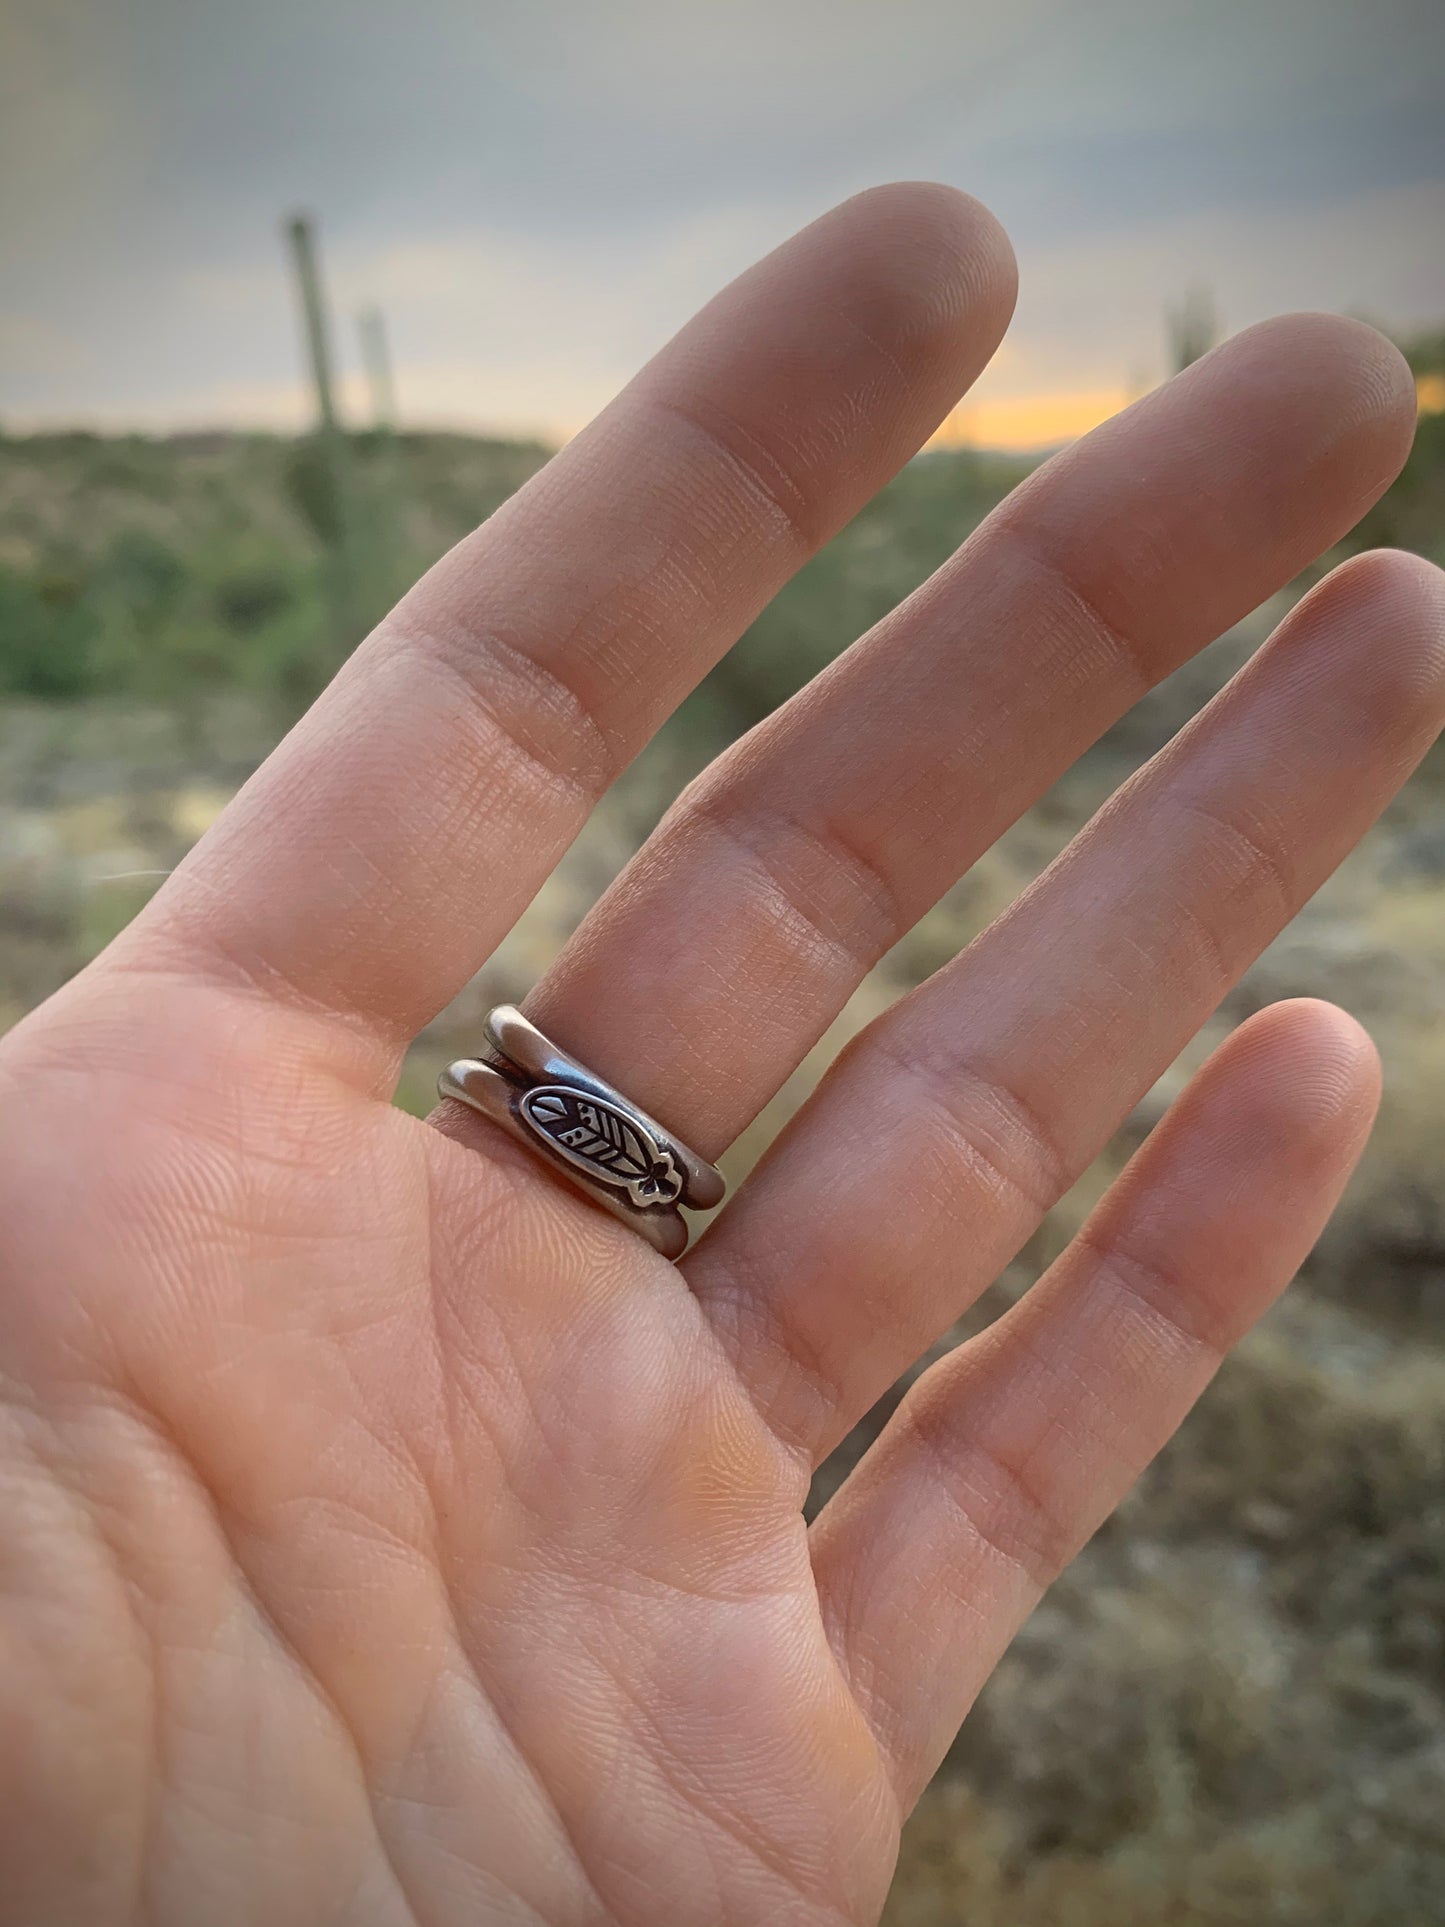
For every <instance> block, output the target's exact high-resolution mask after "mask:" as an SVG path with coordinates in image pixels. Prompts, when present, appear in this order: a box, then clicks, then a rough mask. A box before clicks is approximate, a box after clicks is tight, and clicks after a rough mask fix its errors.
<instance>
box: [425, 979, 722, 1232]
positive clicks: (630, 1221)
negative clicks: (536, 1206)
mask: <svg viewBox="0 0 1445 1927" xmlns="http://www.w3.org/2000/svg"><path fill="white" fill-rule="evenodd" d="M486 1038H487V1045H488V1052H487V1055H486V1056H485V1057H478V1058H473V1057H464V1058H460V1059H458V1061H457V1062H456V1063H454V1064H449V1065H448V1066H447V1068H446V1069H445V1070H444V1071H443V1072H442V1074H441V1076H440V1078H439V1079H438V1080H437V1089H438V1091H439V1092H440V1094H441V1095H442V1096H443V1097H452V1098H456V1099H457V1100H458V1101H459V1102H460V1103H462V1104H468V1105H470V1106H471V1108H472V1109H473V1110H474V1111H480V1112H481V1114H482V1116H483V1117H489V1118H491V1120H492V1122H493V1123H494V1124H500V1125H501V1127H502V1129H503V1130H504V1131H506V1132H508V1133H509V1135H510V1136H512V1137H514V1138H516V1139H517V1141H518V1142H519V1143H521V1144H524V1145H526V1147H527V1149H528V1150H530V1151H532V1152H534V1153H536V1154H539V1155H541V1156H542V1157H544V1158H545V1159H546V1160H547V1161H548V1163H550V1164H551V1165H552V1166H553V1167H554V1168H555V1169H556V1170H558V1171H559V1172H561V1173H562V1175H563V1176H565V1177H566V1178H568V1179H570V1181H571V1182H572V1183H573V1184H574V1185H575V1186H576V1187H577V1189H578V1190H580V1191H582V1192H583V1193H584V1194H585V1195H586V1196H587V1197H589V1198H590V1199H591V1200H592V1201H593V1203H594V1204H600V1205H601V1206H602V1208H603V1209H604V1210H606V1211H610V1212H611V1213H612V1215H613V1217H615V1218H620V1219H621V1220H622V1222H623V1223H624V1224H627V1225H630V1226H631V1227H632V1229H633V1230H634V1231H637V1232H640V1233H641V1235H642V1236H643V1237H644V1238H645V1239H646V1240H647V1242H648V1243H649V1244H650V1245H651V1246H652V1247H653V1248H654V1250H656V1251H660V1252H661V1253H662V1255H663V1257H665V1258H680V1257H681V1256H682V1253H683V1252H684V1250H685V1249H686V1248H687V1223H686V1220H685V1219H684V1218H683V1216H682V1213H681V1211H680V1210H679V1208H678V1207H679V1206H680V1205H686V1206H687V1207H688V1209H689V1210H694V1211H707V1210H710V1209H711V1208H712V1207H713V1206H714V1205H716V1204H720V1203H721V1202H722V1198H723V1193H724V1191H725V1190H726V1189H727V1186H726V1183H725V1180H724V1178H723V1175H722V1173H721V1172H720V1171H719V1170H718V1169H717V1168H716V1166H714V1165H711V1164H709V1163H707V1162H706V1160H705V1159H703V1158H700V1157H699V1156H698V1155H697V1153H696V1152H695V1151H690V1150H689V1149H688V1148H687V1146H686V1145H685V1144H683V1143H681V1142H680V1141H679V1140H678V1139H677V1138H675V1137H674V1136H673V1135H672V1133H671V1132H670V1131H667V1130H665V1129H664V1128H663V1126H662V1125H660V1124H659V1123H658V1122H657V1120H656V1119H655V1118H652V1117H649V1116H648V1115H647V1113H646V1112H645V1111H642V1110H639V1109H638V1107H637V1106H636V1105H635V1104H633V1103H632V1102H631V1101H630V1099H628V1098H626V1097H624V1096H623V1095H622V1093H621V1092H620V1091H618V1090H616V1089H614V1088H613V1086H612V1085H611V1084H609V1083H607V1082H606V1081H605V1079H603V1078H600V1077H598V1076H597V1075H596V1073H595V1072H593V1071H590V1070H588V1069H587V1067H586V1066H585V1065H584V1064H579V1063H578V1062H577V1060H576V1058H574V1057H569V1056H568V1055H567V1053H566V1052H565V1051H563V1050H559V1049H558V1047H557V1046H556V1045H555V1044H554V1043H552V1041H551V1040H550V1038H547V1037H544V1036H543V1034H542V1032H541V1031H540V1030H538V1029H537V1027H536V1025H535V1024H532V1023H529V1022H528V1020H527V1019H526V1018H525V1017H524V1016H523V1015H522V1013H521V1011H520V1010H517V1009H516V1008H515V1007H514V1006H513V1005H511V1004H498V1006H497V1007H496V1009H495V1010H493V1011H492V1012H491V1013H490V1014H489V1015H488V1017H487V1021H486Z"/></svg>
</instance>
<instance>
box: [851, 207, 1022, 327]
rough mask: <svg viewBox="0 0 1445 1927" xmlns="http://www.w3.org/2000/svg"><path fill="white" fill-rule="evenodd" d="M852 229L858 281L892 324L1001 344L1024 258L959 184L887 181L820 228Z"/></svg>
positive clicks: (885, 321) (883, 320)
mask: <svg viewBox="0 0 1445 1927" xmlns="http://www.w3.org/2000/svg"><path fill="white" fill-rule="evenodd" d="M840 227H841V228H844V229H846V231H847V251H848V257H849V261H850V265H851V268H852V271H853V280H854V286H855V288H856V289H857V290H858V291H859V292H860V293H865V292H866V293H867V295H868V297H869V299H870V301H871V302H872V303H874V304H876V308H877V312H878V316H879V319H880V321H881V323H882V324H883V327H884V328H885V330H886V331H887V332H888V333H889V334H891V335H893V336H894V337H896V338H898V339H902V340H906V341H908V342H916V343H919V344H922V345H927V344H928V343H936V344H937V346H938V347H939V348H941V349H943V350H944V351H945V352H946V351H948V350H949V349H950V348H953V349H956V350H960V351H965V352H967V353H969V354H970V356H972V355H974V354H976V352H977V349H978V346H979V343H980V340H981V339H982V338H983V337H989V338H990V343H991V345H992V343H993V342H996V341H997V339H998V337H1000V336H1001V335H1002V334H1003V331H1004V329H1005V328H1006V327H1007V326H1008V322H1009V319H1010V317H1011V315H1012V313H1013V308H1014V302H1015V299H1016V298H1017V294H1018V265H1017V262H1016V260H1015V258H1014V251H1013V246H1012V244H1011V242H1010V241H1009V238H1008V235H1007V234H1006V233H1005V231H1004V229H1003V226H1002V224H1001V223H1000V222H999V221H998V220H997V218H996V217H995V216H994V215H993V214H992V213H991V212H990V211H989V209H988V208H986V207H985V206H984V204H983V203H982V201H978V200H975V199H974V197H973V196H972V195H971V194H966V193H965V192H964V191H963V190H962V189H961V188H957V187H952V186H949V185H948V184H946V183H945V182H942V181H890V182H887V183H885V184H883V185H881V186H878V187H869V188H865V189H864V190H863V191H862V192H861V193H859V194H855V195H853V196H852V197H851V198H850V199H849V200H847V201H844V202H842V203H840V205H839V206H837V207H835V208H833V209H831V210H830V212H829V213H827V214H825V215H823V217H822V219H821V220H820V221H818V222H815V223H814V228H815V230H818V229H822V230H827V231H829V240H830V243H833V244H836V240H837V239H838V237H837V235H836V232H835V230H836V229H837V228H840Z"/></svg>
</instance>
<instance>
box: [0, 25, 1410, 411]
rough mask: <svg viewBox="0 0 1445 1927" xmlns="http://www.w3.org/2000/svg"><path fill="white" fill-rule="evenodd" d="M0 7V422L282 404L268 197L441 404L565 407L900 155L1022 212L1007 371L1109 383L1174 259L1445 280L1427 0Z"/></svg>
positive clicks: (1347, 286) (1177, 268) (1288, 285)
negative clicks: (1018, 307) (1019, 299)
mask: <svg viewBox="0 0 1445 1927" xmlns="http://www.w3.org/2000/svg"><path fill="white" fill-rule="evenodd" d="M7 20H8V27H7V32H8V34H9V37H10V42H11V55H10V57H9V59H8V61H7V62H6V66H7V71H8V73H9V76H10V78H9V80H8V82H7V83H6V98H5V99H4V100H3V101H0V249H3V256H4V261H5V264H6V272H5V277H4V279H5V290H6V291H5V293H4V294H3V296H0V354H3V359H4V364H5V372H4V374H3V375H0V383H3V385H0V413H3V415H4V416H6V417H15V418H19V419H24V418H27V417H30V418H41V417H51V418H59V417H67V416H68V417H71V418H79V417H83V416H86V415H87V414H91V413H96V412H102V413H107V414H109V415H110V416H111V417H112V418H125V417H126V416H127V415H128V414H129V415H131V416H134V417H136V418H151V419H156V420H161V419H167V418H174V417H182V416H187V415H190V416H194V415H195V414H196V413H197V411H200V412H205V411H206V410H207V409H212V410H214V411H216V412H220V411H221V410H223V409H224V408H225V407H227V406H229V407H231V408H233V409H234V410H236V411H237V412H239V413H243V414H245V413H250V414H253V415H264V414H265V413H266V411H267V408H268V407H269V408H270V409H271V411H272V412H273V413H277V414H284V413H285V411H286V409H287V407H288V406H290V405H294V400H291V401H288V397H289V396H290V395H291V391H292V390H293V389H294V385H295V351H294V345H293V341H292V322H291V315H290V310H289V305H288V300H287V293H286V289H285V285H284V281H283V279H282V275H281V263H280V256H279V250H278V246H277V242H276V222H277V220H278V218H279V216H280V215H281V214H282V213H283V212H284V211H285V210H286V209H287V208H289V207H290V206H292V205H295V204H296V203H298V202H300V203H305V204H308V205H310V206H313V207H315V208H316V209H317V210H318V211H319V212H320V213H321V215H322V216H323V218H324V222H325V227H326V236H327V243H328V250H329V257H330V259H331V262H332V265H333V268H334V269H335V271H336V274H337V278H338V288H339V292H340V293H342V294H344V296H345V298H346V299H348V300H350V299H359V298H361V297H362V296H363V295H364V294H366V293H367V292H368V291H369V292H372V293H374V294H376V295H377V296H379V297H380V298H382V299H384V300H385V301H386V303H387V306H388V309H389V310H390V311H392V313H393V317H394V323H395V326H396V331H397V334H398V341H399V346H400V350H401V353H402V358H403V362H404V367H403V376H404V380H403V394H404V396H405V395H407V393H408V390H409V388H411V389H414V390H415V391H416V393H417V394H418V395H421V394H425V396H426V397H427V399H426V401H425V407H426V411H427V412H428V413H432V414H434V413H436V412H437V410H438V408H441V409H443V410H444V409H445V396H446V393H447V390H448V383H450V385H451V389H452V391H453V392H454V393H455V394H456V395H457V396H458V398H459V400H458V408H459V410H462V411H464V412H466V413H468V414H470V415H472V416H474V417H477V416H480V417H485V416H487V415H488V414H490V415H491V416H492V417H493V418H495V419H498V420H504V421H507V422H510V423H512V424H514V425H515V424H516V423H519V422H520V421H521V420H523V419H524V418H526V417H527V416H528V411H535V410H537V409H539V408H541V409H543V410H544V413H543V414H542V415H540V416H539V415H536V414H535V412H534V413H533V414H532V417H531V418H532V419H536V420H539V421H555V422H571V421H573V420H575V419H577V417H578V415H579V414H580V413H584V412H586V410H587V409H588V408H590V407H591V406H593V405H595V403H596V401H598V400H600V399H601V398H602V396H603V395H604V394H605V392H606V391H607V389H608V387H609V385H615V381H616V380H617V379H619V378H620V377H621V375H622V373H624V372H625V370H626V367H627V366H628V365H629V361H630V359H631V358H632V357H634V356H635V355H636V354H640V353H641V352H644V351H645V349H646V348H647V347H648V346H649V345H651V343H652V342H653V341H655V339H656V338H657V336H658V334H659V333H660V332H661V331H662V330H663V329H664V328H665V327H666V326H669V325H671V324H672V323H674V322H675V321H676V320H677V319H680V318H681V314H682V312H684V311H685V308H686V306H687V305H690V304H691V302H692V301H694V300H695V299H698V298H701V297H702V296H703V295H704V294H705V293H706V292H707V291H708V289H709V288H710V287H711V286H712V285H714V284H715V283H716V281H717V280H719V279H721V278H723V277H724V276H725V275H726V274H727V273H729V272H732V271H733V270H734V269H735V268H736V267H738V266H739V265H741V264H742V262H743V261H744V260H745V259H746V258H747V257H748V256H749V255H750V254H751V253H754V252H756V251H757V250H759V249H761V248H762V247H765V246H767V245H769V244H771V243H772V242H773V241H775V240H776V239H777V238H778V237H779V236H780V235H781V233H783V232H784V231H786V229H787V228H788V227H789V226H791V225H793V224H794V223H796V222H797V221H798V220H801V219H804V218H806V217H807V216H808V215H809V214H810V213H812V212H815V211H817V210H818V209H819V208H821V207H822V206H823V205H825V204H827V203H828V202H829V201H831V200H833V199H836V198H838V197H839V196H840V195H842V194H845V193H847V192H849V191H852V190H853V189H855V188H857V187H859V186H862V185H865V184H866V183H867V182H869V181H871V180H876V179H883V178H890V177H897V176H900V175H930V176H937V177H940V178H943V179H950V180H954V181H957V182H958V183H960V184H961V185H964V186H967V187H969V188H970V189H971V190H972V191H974V192H976V193H978V194H980V195H981V196H982V197H983V198H984V199H985V200H987V201H989V202H990V204H991V205H993V206H994V207H995V209H996V210H997V211H998V213H999V214H1000V215H1001V217H1002V218H1003V219H1004V220H1005V222H1006V224H1007V225H1008V226H1009V227H1010V229H1011V231H1012V232H1013V233H1014V236H1015V239H1016V242H1017V244H1018V246H1019V249H1020V254H1021V257H1022V260H1023V265H1024V274H1025V303H1024V307H1023V310H1022V312H1021V317H1020V321H1021V332H1020V336H1019V348H1018V350H1017V351H1016V355H1015V363H1014V366H1015V369H1016V371H1017V370H1023V373H1021V374H1019V377H1018V378H1019V379H1024V378H1025V376H1026V378H1027V379H1029V380H1038V381H1045V382H1047V381H1049V380H1053V381H1055V382H1056V383H1057V384H1058V385H1060V386H1068V385H1070V384H1077V383H1079V382H1081V381H1093V380H1097V379H1102V378H1103V377H1102V372H1101V371H1102V367H1103V363H1104V359H1105V358H1106V356H1107V352H1108V350H1109V347H1110V345H1111V344H1113V345H1114V346H1115V350H1116V352H1115V362H1114V378H1116V379H1122V378H1123V375H1124V371H1125V363H1126V361H1128V362H1130V363H1131V365H1132V363H1133V362H1136V361H1137V358H1138V356H1139V354H1140V353H1141V351H1142V347H1141V344H1143V343H1144V342H1145V341H1147V339H1148V338H1149V334H1150V331H1152V330H1154V329H1155V328H1156V327H1157V315H1158V306H1159V302H1160V300H1161V299H1162V298H1163V296H1165V295H1167V294H1168V293H1169V292H1170V291H1171V286H1175V285H1177V281H1178V277H1179V276H1180V275H1186V276H1189V275H1193V276H1196V277H1202V278H1208V279H1211V280H1213V281H1215V282H1216V283H1217V284H1218V285H1219V286H1220V290H1221V296H1222V298H1223V299H1224V301H1225V305H1226V307H1227V309H1228V311H1229V313H1230V316H1231V319H1236V320H1244V319H1247V318H1250V315H1251V313H1252V312H1253V311H1254V308H1255V306H1256V304H1258V303H1259V302H1261V301H1277V302H1279V303H1280V304H1281V305H1299V304H1303V303H1307V302H1318V301H1322V300H1323V301H1325V302H1327V303H1329V304H1331V305H1339V306H1352V307H1358V308H1366V309H1369V310H1371V311H1373V312H1375V313H1378V314H1379V315H1381V316H1382V318H1384V319H1386V320H1390V321H1399V322H1401V323H1412V322H1418V321H1421V320H1424V319H1427V318H1429V317H1430V316H1432V315H1433V314H1435V313H1438V312H1442V311H1445V279H1442V277H1441V270H1440V269H1439V268H1438V267H1437V266H1435V265H1434V263H1435V261H1436V258H1437V257H1438V255H1439V253H1440V249H1439V225H1440V223H1439V222H1438V220H1437V223H1436V232H1435V234H1434V235H1433V236H1432V235H1431V233H1430V232H1429V231H1428V228H1429V221H1430V209H1431V207H1432V205H1433V206H1434V207H1435V208H1436V210H1437V213H1438V212H1440V211H1445V209H1442V204H1441V201H1440V200H1439V198H1438V195H1439V193H1440V183H1441V182H1442V181H1445V136H1442V126H1445V9H1442V8H1441V7H1440V6H1439V5H1438V0H1376V4H1374V5H1372V6H1369V7H1365V6H1362V5H1360V4H1359V0H1273V3H1272V4H1270V5H1267V6H1259V5H1255V4H1243V3H1242V0H1172V4H1171V3H1170V0H1099V3H1097V4H1093V5H1088V6H1085V5H1081V4H1079V0H1012V3H1011V4H1009V5H1007V6H1005V5H1002V4H993V5H982V4H977V0H967V3H965V4H959V3H958V0H954V3H953V4H943V3H942V0H887V4H883V3H881V0H830V3H829V4H823V3H822V0H791V4H790V3H789V0H716V3H715V4H714V3H713V0H692V3H691V4H687V3H686V0H666V3H665V0H613V3H612V4H598V3H597V0H493V4H491V5H482V6H479V5H476V4H462V0H428V4H425V5H416V4H412V5H410V6H408V5H405V4H403V0H246V4H244V5H237V4H228V0H121V3H120V4H117V0H9V14H8V16H7ZM1432 192H1433V193H1434V194H1435V195H1436V196H1437V198H1436V199H1435V200H1434V201H1433V202H1432V198H1431V196H1432ZM1332 210H1333V211H1334V216H1335V220H1336V226H1335V227H1334V228H1333V229H1332V227H1331V212H1332ZM1382 210H1383V212H1382ZM1382 221H1383V228H1382V227H1381V222H1382ZM1416 221H1423V222H1424V223H1425V228H1426V231H1424V232H1412V231H1411V224H1412V223H1413V222H1416ZM1382 234H1383V235H1385V236H1387V237H1388V240H1389V246H1388V247H1386V248H1382V246H1381V245H1380V241H1381V238H1382ZM1189 248H1192V249H1194V250H1195V255H1194V257H1193V258H1189V257H1188V256H1187V254H1186V252H1185V250H1187V249H1189ZM1292 256H1293V258H1294V259H1295V261H1296V263H1297V272H1295V273H1293V275H1292V274H1291V273H1290V272H1284V273H1281V272H1280V269H1281V266H1282V265H1287V264H1288V262H1289V260H1290V259H1291V257H1292ZM1151 263H1152V264H1153V267H1154V269H1156V270H1157V272H1155V273H1151ZM1065 267H1067V270H1068V273H1069V274H1070V275H1072V276H1073V277H1074V283H1075V284H1074V286H1073V292H1072V293H1071V292H1070V288H1069V285H1068V283H1067V282H1066V280H1065V278H1064V273H1063V270H1064V269H1065ZM1166 276H1167V278H1166ZM1031 289H1032V290H1033V291H1031ZM1020 356H1022V358H1023V359H1022V361H1021V360H1020V359H1019V357H1020ZM1030 356H1032V357H1033V361H1032V362H1031V361H1030V360H1029V357H1030ZM1041 356H1043V357H1046V358H1049V366H1048V367H1047V368H1045V367H1044V366H1043V365H1042V363H1041V362H1040V361H1039V357H1041ZM1006 366H1007V364H1006ZM268 397H270V398H271V399H270V400H269V401H268V399H267V398H268ZM489 397H490V401H489ZM549 399H550V401H551V407H550V409H548V408H547V403H548V401H549Z"/></svg>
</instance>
